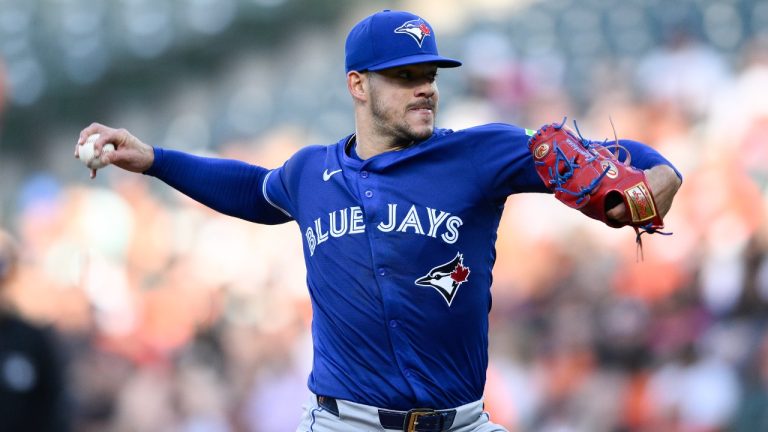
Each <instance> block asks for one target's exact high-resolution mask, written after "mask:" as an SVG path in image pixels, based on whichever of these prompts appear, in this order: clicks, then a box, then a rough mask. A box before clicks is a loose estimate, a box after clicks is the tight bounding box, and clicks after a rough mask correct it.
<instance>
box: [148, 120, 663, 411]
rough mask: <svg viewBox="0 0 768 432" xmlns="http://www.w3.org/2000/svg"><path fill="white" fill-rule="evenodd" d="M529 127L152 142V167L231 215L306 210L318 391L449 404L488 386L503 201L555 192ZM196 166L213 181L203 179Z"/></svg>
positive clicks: (271, 219) (313, 382) (655, 159)
mask: <svg viewBox="0 0 768 432" xmlns="http://www.w3.org/2000/svg"><path fill="white" fill-rule="evenodd" d="M528 138H529V137H528V135H527V134H526V130H525V129H522V128H518V127H515V126H511V125H505V124H490V125H483V126H478V127H475V128H471V129H465V130H460V131H451V130H447V129H437V130H435V132H434V134H433V135H432V136H431V137H430V138H429V139H427V140H425V141H423V142H420V143H417V144H416V145H413V146H411V147H409V148H406V149H403V150H399V151H390V152H386V153H382V154H379V155H377V156H374V157H371V158H369V159H367V160H360V159H359V158H356V157H355V156H354V153H352V155H350V151H349V149H350V147H352V146H353V145H354V136H348V137H345V138H344V139H342V140H340V141H339V142H338V143H336V144H332V145H327V146H309V147H305V148H303V149H301V150H300V151H298V152H297V153H296V154H295V155H294V156H293V157H291V158H290V159H289V160H288V161H287V162H286V163H285V164H284V165H283V166H282V167H279V168H277V169H274V170H271V171H268V170H266V169H263V168H260V167H256V166H253V165H248V164H245V163H241V162H235V161H221V160H213V159H204V158H195V157H191V156H188V155H184V154H181V153H178V152H170V151H168V150H165V151H163V150H162V149H156V150H155V152H156V159H155V164H154V165H153V167H152V168H151V169H150V171H148V172H147V173H148V174H151V175H156V176H158V177H159V178H161V179H163V180H164V181H166V182H168V183H169V184H171V185H172V186H174V187H176V188H177V189H179V190H181V191H182V192H185V193H187V194H188V195H190V196H192V197H193V198H196V199H198V200H200V201H201V202H203V203H204V204H208V205H210V206H211V207H213V208H215V209H217V210H219V211H222V212H224V213H227V214H231V215H233V216H237V217H242V218H244V219H248V220H252V221H255V222H261V223H281V222H286V221H290V220H294V221H296V223H297V224H298V227H299V229H300V232H301V239H302V241H303V247H304V259H305V262H306V268H307V286H308V289H309V295H310V297H311V301H312V306H313V314H314V315H313V321H312V335H313V343H314V359H313V368H312V372H311V375H310V377H309V388H310V389H311V390H312V391H313V392H314V393H316V394H320V395H325V396H331V397H335V398H339V399H346V400H351V401H354V402H358V403H363V404H367V405H373V406H378V407H384V408H389V409H399V410H407V409H410V408H413V407H432V408H436V409H441V408H450V407H456V406H459V405H463V404H466V403H469V402H473V401H476V400H478V399H480V398H481V397H482V395H483V388H484V385H485V374H486V368H487V366H488V314H489V311H490V309H491V283H492V269H493V264H494V261H495V258H496V252H495V246H494V245H495V241H496V232H497V228H498V225H499V220H500V218H501V215H502V210H503V208H504V202H505V200H506V198H507V197H508V196H509V195H511V194H514V193H518V192H547V188H546V187H545V185H544V184H543V182H542V181H541V179H540V178H539V177H538V175H537V174H536V171H535V169H534V165H533V161H532V158H531V155H530V153H529V151H528V148H527V142H528ZM622 144H623V145H624V146H625V147H627V148H628V149H629V151H630V152H631V153H632V156H633V165H635V166H637V167H638V168H643V169H644V168H650V167H652V166H654V165H657V164H659V163H666V164H669V162H667V161H666V160H665V159H664V158H662V157H661V156H660V155H659V154H658V153H657V152H655V151H654V150H652V149H650V148H649V147H646V146H644V145H642V144H639V143H634V142H627V141H623V142H622ZM188 170H193V171H190V172H195V173H196V174H198V175H200V174H202V175H203V176H204V178H206V179H210V181H205V182H197V183H195V182H193V181H191V180H190V178H191V176H185V174H184V173H185V172H186V171H188ZM200 183H203V184H200ZM222 195H223V196H222Z"/></svg>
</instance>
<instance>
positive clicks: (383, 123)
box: [371, 96, 437, 147]
mask: <svg viewBox="0 0 768 432" xmlns="http://www.w3.org/2000/svg"><path fill="white" fill-rule="evenodd" d="M436 111H437V107H435V110H434V111H433V112H436ZM371 116H372V117H373V124H374V127H375V128H376V131H377V133H379V134H381V135H385V136H391V137H393V138H394V141H395V143H396V144H397V145H398V146H401V147H408V146H410V145H412V144H414V143H416V142H419V141H424V140H425V139H427V138H429V137H430V136H432V133H433V132H434V129H435V126H434V124H433V125H432V126H431V127H429V128H428V129H424V130H423V131H417V130H415V129H414V128H413V127H411V125H409V124H408V123H407V122H406V121H405V118H404V116H403V117H402V118H401V119H400V120H395V118H396V115H395V114H394V113H393V112H391V111H390V112H388V111H387V109H386V108H385V107H384V106H383V104H382V103H381V100H380V99H379V98H378V97H375V96H374V97H372V98H371Z"/></svg>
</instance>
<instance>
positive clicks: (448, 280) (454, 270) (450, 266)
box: [415, 252, 469, 306]
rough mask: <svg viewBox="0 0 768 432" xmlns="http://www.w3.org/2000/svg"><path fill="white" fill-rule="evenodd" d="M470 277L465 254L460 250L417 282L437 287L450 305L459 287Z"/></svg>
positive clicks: (417, 283) (420, 284)
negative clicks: (452, 257)
mask: <svg viewBox="0 0 768 432" xmlns="http://www.w3.org/2000/svg"><path fill="white" fill-rule="evenodd" d="M468 278H469V267H464V255H462V254H461V252H459V253H457V254H456V257H455V258H454V259H452V260H451V261H449V262H447V263H445V264H440V265H439V266H437V267H435V268H433V269H432V270H430V271H429V273H427V274H426V275H424V276H422V277H420V278H418V279H416V282H415V283H416V285H419V286H427V287H432V288H434V289H436V290H437V292H439V293H440V294H441V295H442V296H443V298H445V301H446V302H447V303H448V306H450V305H451V303H452V302H453V298H454V297H456V292H457V291H458V290H459V287H460V286H461V284H463V283H464V282H466V281H467V279H468Z"/></svg>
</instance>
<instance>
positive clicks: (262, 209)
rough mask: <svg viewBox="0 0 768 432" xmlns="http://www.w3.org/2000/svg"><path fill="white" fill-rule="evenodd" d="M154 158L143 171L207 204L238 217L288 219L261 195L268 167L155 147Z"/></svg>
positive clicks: (266, 219) (254, 219) (279, 221)
mask: <svg viewBox="0 0 768 432" xmlns="http://www.w3.org/2000/svg"><path fill="white" fill-rule="evenodd" d="M154 156H155V157H154V162H153V164H152V166H151V167H150V168H149V169H148V170H147V171H146V172H145V173H144V174H147V175H150V176H153V177H157V178H158V179H160V180H162V181H163V182H165V183H166V184H168V185H169V186H171V187H173V188H174V189H176V190H178V191H179V192H181V193H183V194H185V195H187V196H189V197H190V198H192V199H194V200H196V201H198V202H200V203H202V204H205V205H206V206H208V207H210V208H212V209H214V210H216V211H218V212H221V213H224V214H227V215H230V216H234V217H238V218H241V219H245V220H249V221H252V222H261V223H281V222H285V221H287V220H288V218H286V217H285V215H282V214H278V212H276V211H275V209H274V208H273V207H271V206H270V205H269V204H268V203H267V202H266V201H265V200H264V198H263V196H262V194H261V188H260V185H261V182H262V181H263V177H264V176H265V175H266V173H267V172H268V170H267V169H265V168H262V167H259V166H255V165H251V164H247V163H245V162H241V161H237V160H231V159H216V158H206V157H200V156H194V155H190V154H187V153H183V152H179V151H174V150H168V149H162V148H155V149H154Z"/></svg>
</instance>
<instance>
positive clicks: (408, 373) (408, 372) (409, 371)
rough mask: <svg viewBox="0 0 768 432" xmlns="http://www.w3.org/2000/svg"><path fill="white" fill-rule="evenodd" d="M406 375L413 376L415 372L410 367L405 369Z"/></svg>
mask: <svg viewBox="0 0 768 432" xmlns="http://www.w3.org/2000/svg"><path fill="white" fill-rule="evenodd" d="M405 377H406V378H413V372H411V370H410V369H406V370H405Z"/></svg>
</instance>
